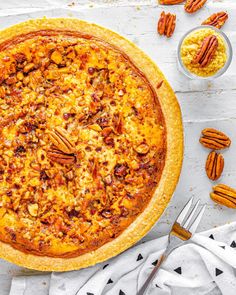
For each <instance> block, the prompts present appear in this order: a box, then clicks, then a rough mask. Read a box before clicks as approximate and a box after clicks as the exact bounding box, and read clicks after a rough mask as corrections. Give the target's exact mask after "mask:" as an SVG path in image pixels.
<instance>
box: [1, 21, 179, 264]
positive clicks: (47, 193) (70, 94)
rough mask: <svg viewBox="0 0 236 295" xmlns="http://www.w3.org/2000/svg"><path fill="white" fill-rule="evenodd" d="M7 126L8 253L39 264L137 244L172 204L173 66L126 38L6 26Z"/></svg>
mask: <svg viewBox="0 0 236 295" xmlns="http://www.w3.org/2000/svg"><path fill="white" fill-rule="evenodd" d="M156 85H159V86H158V87H156ZM0 132H1V133H0V136H1V140H0V150H1V154H0V178H1V182H0V256H1V257H2V258H4V259H7V260H9V261H11V262H14V263H17V264H19V265H23V266H26V267H28V268H34V269H39V270H71V269H79V268H81V267H86V266H89V265H92V264H94V263H97V262H100V261H103V260H105V259H108V258H110V257H112V256H114V255H116V254H118V253H120V252H121V251H123V250H125V249H127V248H128V247H130V246H131V245H132V244H134V243H135V242H136V241H137V240H138V239H140V238H141V237H142V236H143V235H144V234H145V233H146V232H147V231H148V230H149V229H150V228H151V226H152V225H153V224H154V222H155V221H156V220H157V219H158V218H159V217H160V215H161V213H162V212H163V210H164V208H165V207H166V206H167V203H168V201H169V199H170V197H171V195H172V193H173V190H174V188H175V185H176V183H177V180H178V176H179V173H180V168H181V163H182V150H183V144H182V124H181V114H180V110H179V106H178V103H177V100H176V98H175V95H174V93H173V91H172V89H171V88H170V86H169V84H168V82H167V81H166V80H165V78H164V76H163V75H162V73H161V72H160V71H159V69H158V68H157V67H156V66H155V64H154V63H153V62H152V61H151V60H150V59H149V58H148V57H147V56H146V55H145V54H144V53H143V52H141V51H140V50H139V49H138V48H136V47H135V46H134V45H133V44H132V43H130V42H129V41H127V40H126V39H124V38H122V37H120V36H119V35H117V34H116V33H114V32H111V31H109V30H107V29H105V28H101V27H99V26H97V25H93V24H88V23H86V22H83V21H79V20H75V19H48V20H47V19H39V20H32V21H28V22H26V23H22V24H19V25H16V26H13V27H11V28H9V29H6V30H4V31H2V32H0Z"/></svg>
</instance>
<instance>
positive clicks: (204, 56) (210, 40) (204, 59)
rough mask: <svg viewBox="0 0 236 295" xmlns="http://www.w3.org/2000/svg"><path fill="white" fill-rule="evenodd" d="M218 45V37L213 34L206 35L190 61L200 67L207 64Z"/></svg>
mask: <svg viewBox="0 0 236 295" xmlns="http://www.w3.org/2000/svg"><path fill="white" fill-rule="evenodd" d="M217 47H218V39H217V37H216V36H215V35H210V36H207V37H206V38H205V39H204V40H203V42H202V45H201V48H200V49H199V51H198V52H197V54H196V56H195V57H194V58H193V60H192V63H194V64H199V65H200V66H201V67H205V66H207V65H208V64H209V63H210V61H211V60H212V58H213V56H214V54H215V52H216V49H217Z"/></svg>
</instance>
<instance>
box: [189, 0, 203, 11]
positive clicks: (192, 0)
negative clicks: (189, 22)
mask: <svg viewBox="0 0 236 295" xmlns="http://www.w3.org/2000/svg"><path fill="white" fill-rule="evenodd" d="M206 1H207V0H187V1H186V3H185V6H184V9H185V11H186V12H188V13H194V12H196V11H197V10H199V9H200V8H202V6H203V5H204V4H205V3H206Z"/></svg>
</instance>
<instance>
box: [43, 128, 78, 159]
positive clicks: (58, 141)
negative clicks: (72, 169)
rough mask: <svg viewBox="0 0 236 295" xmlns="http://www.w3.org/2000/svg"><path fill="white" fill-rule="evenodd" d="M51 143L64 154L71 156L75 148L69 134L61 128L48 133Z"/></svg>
mask: <svg viewBox="0 0 236 295" xmlns="http://www.w3.org/2000/svg"><path fill="white" fill-rule="evenodd" d="M48 135H49V138H50V140H51V142H52V143H53V144H54V145H55V146H56V147H57V148H58V149H59V150H60V151H62V152H64V153H66V154H72V153H73V152H74V149H75V146H74V144H73V142H72V141H71V139H70V135H69V133H68V132H67V131H66V130H65V129H63V128H61V127H56V128H54V130H53V131H50V132H49V133H48Z"/></svg>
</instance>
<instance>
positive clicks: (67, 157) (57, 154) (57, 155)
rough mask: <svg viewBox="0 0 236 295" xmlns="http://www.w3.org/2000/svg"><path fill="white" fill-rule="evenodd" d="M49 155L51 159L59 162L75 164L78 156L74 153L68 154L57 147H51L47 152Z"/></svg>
mask: <svg viewBox="0 0 236 295" xmlns="http://www.w3.org/2000/svg"><path fill="white" fill-rule="evenodd" d="M47 156H48V158H49V159H50V160H51V161H54V162H57V163H59V164H74V163H75V162H76V157H75V155H74V154H66V153H64V152H62V151H61V150H59V149H57V148H51V149H49V150H48V152H47Z"/></svg>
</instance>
